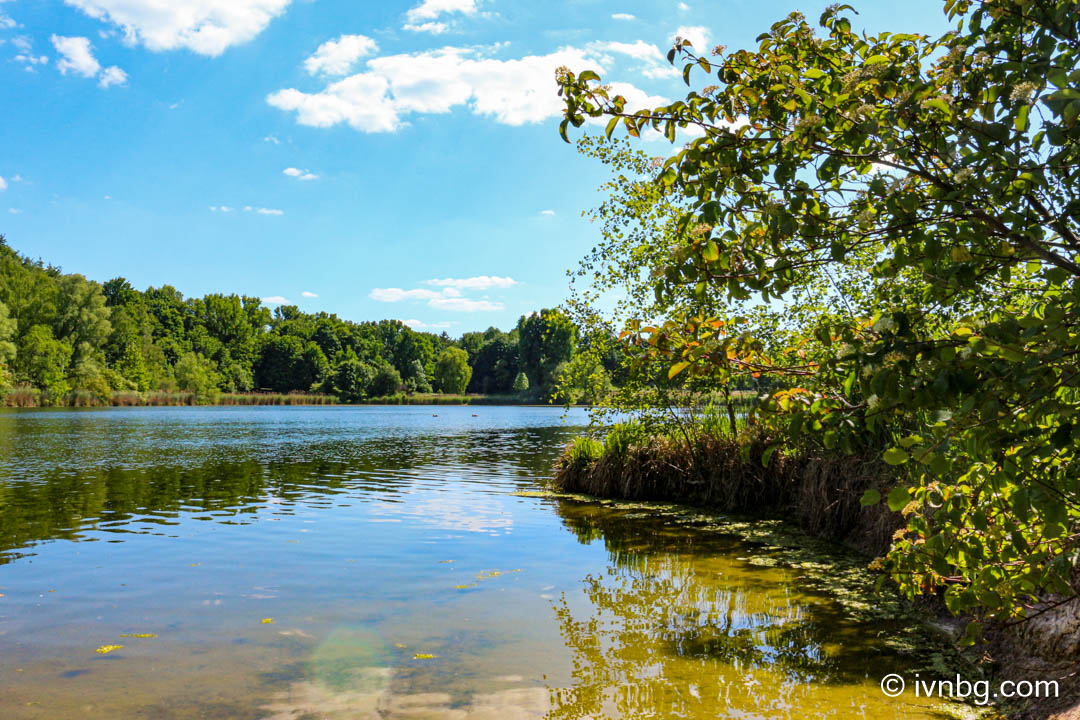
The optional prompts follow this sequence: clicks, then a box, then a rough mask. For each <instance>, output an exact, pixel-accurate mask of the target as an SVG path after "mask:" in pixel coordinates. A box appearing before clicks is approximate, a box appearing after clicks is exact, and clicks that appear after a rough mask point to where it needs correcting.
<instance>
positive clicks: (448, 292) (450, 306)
mask: <svg viewBox="0 0 1080 720" xmlns="http://www.w3.org/2000/svg"><path fill="white" fill-rule="evenodd" d="M485 277H486V276H485ZM494 279H495V280H498V281H499V282H500V283H505V282H506V281H509V282H510V284H514V281H513V280H512V279H511V278H494ZM475 280H478V278H468V279H466V280H455V279H453V278H448V279H447V280H444V281H439V280H435V281H432V280H429V281H428V282H427V284H433V283H446V282H450V283H468V282H469V281H475ZM481 286H483V287H491V285H483V284H481V285H462V287H467V288H468V289H470V290H471V289H476V288H477V287H481ZM499 287H509V285H499ZM368 297H370V298H371V299H372V300H377V301H379V302H388V303H392V302H402V301H405V300H421V301H425V302H427V305H428V307H431V308H435V309H436V310H449V311H453V312H483V311H488V310H502V309H503V305H502V303H499V302H491V301H489V300H472V299H470V298H466V297H462V296H461V291H460V290H459V289H458V288H457V287H455V286H453V285H448V286H444V287H443V288H442V290H428V289H426V288H413V289H411V290H404V289H402V288H375V289H374V290H372V291H371V292H370V293H369V294H368Z"/></svg>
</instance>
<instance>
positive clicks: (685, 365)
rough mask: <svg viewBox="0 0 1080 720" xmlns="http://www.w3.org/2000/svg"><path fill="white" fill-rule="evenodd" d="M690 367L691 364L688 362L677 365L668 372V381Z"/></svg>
mask: <svg viewBox="0 0 1080 720" xmlns="http://www.w3.org/2000/svg"><path fill="white" fill-rule="evenodd" d="M688 367H690V363H688V362H681V363H675V364H674V365H672V366H671V368H670V369H669V370H668V373H667V376H668V380H670V379H671V378H673V377H675V376H676V375H678V374H679V373H681V372H682V371H683V370H685V369H686V368H688Z"/></svg>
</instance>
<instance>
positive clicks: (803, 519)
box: [552, 408, 902, 553]
mask: <svg viewBox="0 0 1080 720" xmlns="http://www.w3.org/2000/svg"><path fill="white" fill-rule="evenodd" d="M771 444H772V441H771V439H770V438H768V437H766V436H764V435H763V434H762V433H761V432H760V431H759V430H758V429H757V428H755V427H753V426H748V425H747V424H746V421H745V419H744V420H743V421H742V427H741V428H740V429H739V432H738V433H737V434H732V432H731V429H730V421H729V418H728V416H727V413H726V410H719V411H718V410H716V409H715V408H714V409H713V411H710V412H704V413H700V414H698V415H697V417H696V419H695V421H694V422H693V423H692V424H690V425H689V426H685V425H684V426H681V427H669V428H665V429H649V428H646V427H645V426H643V425H642V424H640V423H638V422H629V423H620V424H617V425H615V426H613V427H612V428H611V429H609V430H608V432H607V434H606V435H605V436H604V438H603V439H602V440H600V439H596V438H593V437H589V436H582V437H578V438H576V439H575V440H574V441H573V442H571V443H570V444H569V445H567V446H566V448H565V449H564V451H563V453H562V455H561V456H560V458H559V459H558V461H557V462H556V467H555V476H554V479H553V481H552V484H553V486H554V487H555V489H557V490H560V491H563V492H576V493H584V494H588V495H595V496H598V497H608V498H620V499H626V500H660V501H668V502H681V503H687V504H691V505H702V506H708V507H713V508H716V509H719V510H723V511H727V512H738V513H751V514H755V513H760V514H768V515H781V516H784V517H786V518H788V519H790V520H793V521H795V522H797V523H798V524H799V525H801V526H802V527H804V528H805V529H806V530H808V531H809V532H811V533H813V534H815V535H819V536H822V537H829V538H831V539H837V540H845V541H847V542H849V543H850V544H852V545H854V546H856V547H858V548H860V549H862V550H865V551H867V552H874V553H877V552H879V551H882V550H883V549H886V548H888V545H889V539H890V536H891V535H892V533H893V532H894V531H895V530H896V528H898V527H899V526H900V525H901V524H902V520H901V519H900V516H899V515H898V514H897V513H891V512H889V511H888V509H886V508H884V507H883V506H881V505H878V506H874V507H871V508H863V507H862V506H861V504H860V502H859V500H860V498H861V497H862V495H863V493H864V492H865V491H866V490H869V489H871V488H873V489H877V490H879V491H881V492H883V493H884V492H887V490H888V489H890V487H891V484H892V482H893V480H892V476H891V475H890V473H889V471H888V469H887V466H885V465H884V464H882V463H881V462H880V461H879V460H878V459H877V458H876V457H872V458H865V457H859V456H839V455H822V454H820V453H815V452H812V451H810V450H798V449H796V450H792V451H789V452H784V451H776V452H770V453H769V455H768V463H767V464H766V463H763V460H764V459H765V458H766V450H767V449H768V448H769V447H770V445H771Z"/></svg>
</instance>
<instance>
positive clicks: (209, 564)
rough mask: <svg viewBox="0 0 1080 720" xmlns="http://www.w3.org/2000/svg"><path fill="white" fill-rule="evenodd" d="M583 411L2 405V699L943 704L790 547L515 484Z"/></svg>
mask: <svg viewBox="0 0 1080 720" xmlns="http://www.w3.org/2000/svg"><path fill="white" fill-rule="evenodd" d="M474 414H475V416H474ZM586 420H587V418H586V416H585V415H584V413H583V412H582V411H580V410H575V411H572V412H571V413H569V415H567V416H566V417H565V418H564V416H563V413H562V411H561V410H560V409H552V408H520V407H517V408H512V407H481V408H467V407H460V408H459V407H438V408H426V407H386V408H383V407H350V408H297V407H285V408H270V407H267V408H262V407H256V408H131V409H111V410H87V411H48V410H38V411H8V412H2V413H0V593H2V597H0V716H3V717H4V718H8V719H11V720H14V719H17V718H161V719H171V718H267V719H269V718H272V719H274V720H301V719H303V720H309V719H312V718H333V719H335V720H336V719H339V718H341V719H344V718H430V719H432V720H449V719H452V718H453V719H457V718H471V719H475V720H486V719H490V720H503V719H507V720H513V719H515V718H551V719H553V720H554V719H559V720H584V719H585V718H770V719H771V718H793V719H794V718H819V717H821V718H823V717H830V718H862V717H866V718H874V719H875V720H885V719H888V718H931V717H941V716H942V715H940V714H939V710H938V709H936V708H935V707H933V706H931V705H930V704H928V703H927V701H925V700H922V699H918V698H915V697H913V696H910V695H904V696H901V697H900V698H897V699H889V698H887V697H885V696H884V695H883V694H882V693H881V691H880V690H879V687H878V683H879V680H880V679H881V677H882V675H884V674H885V673H886V672H900V673H905V672H909V671H911V670H912V669H913V668H916V667H921V666H922V665H924V664H925V662H926V658H925V657H923V656H921V654H920V653H917V652H911V651H909V652H904V651H903V650H901V649H897V646H896V645H895V643H891V642H890V638H891V637H892V636H893V635H895V634H896V633H898V632H899V628H898V627H894V626H893V625H889V624H887V623H886V624H883V623H882V622H881V621H880V620H868V619H867V618H866V617H864V616H860V615H859V614H858V613H854V614H853V613H852V611H851V605H850V603H848V604H845V603H843V602H841V601H840V600H841V599H840V598H839V597H837V596H835V595H833V594H830V592H829V591H828V590H826V589H822V585H821V583H820V582H818V583H815V582H813V581H812V578H811V577H810V576H809V575H808V573H807V572H804V571H802V570H800V569H799V567H798V566H797V564H795V565H793V564H792V563H790V562H786V559H788V556H789V555H791V553H792V552H794V551H793V550H792V549H785V548H783V547H765V546H763V545H762V544H761V543H755V542H750V541H748V540H747V539H745V538H744V537H740V536H739V535H737V534H733V533H728V532H723V531H718V530H717V528H716V527H712V528H709V527H702V525H703V524H704V525H708V524H709V523H708V522H705V521H702V520H700V519H691V520H690V521H688V520H687V516H685V515H680V514H679V513H678V512H674V511H673V512H666V513H656V512H652V511H651V510H650V509H648V508H645V509H642V508H641V507H633V506H620V505H618V504H602V503H593V502H585V501H582V500H577V499H567V498H551V497H536V496H529V495H522V494H520V493H529V492H534V491H536V490H538V489H539V488H540V486H541V484H542V482H543V480H544V479H545V478H546V477H547V476H548V475H549V474H550V468H551V465H552V461H553V460H554V458H555V456H556V455H557V453H558V451H559V449H560V448H561V447H562V445H563V444H565V442H567V440H568V439H569V438H570V437H571V436H572V435H573V434H574V432H575V428H576V427H578V426H581V425H584V424H585V423H586ZM515 492H517V493H519V494H517V495H515V494H513V493H515ZM763 558H764V559H766V560H769V562H762V559H763ZM825 572H826V574H827V573H828V572H829V569H828V568H826V570H825ZM138 635H144V637H136V636H138ZM150 635H152V636H150ZM111 645H116V646H122V647H120V648H119V649H115V650H112V651H110V652H107V653H100V652H97V650H98V649H99V648H105V647H107V646H111Z"/></svg>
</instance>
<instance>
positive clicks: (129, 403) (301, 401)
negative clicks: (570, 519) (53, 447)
mask: <svg viewBox="0 0 1080 720" xmlns="http://www.w3.org/2000/svg"><path fill="white" fill-rule="evenodd" d="M529 404H536V403H535V401H530V400H528V399H523V398H521V397H519V396H516V395H442V394H438V393H422V394H421V393H417V394H413V395H407V394H405V393H399V394H396V395H387V396H384V397H376V398H366V399H364V400H361V401H359V402H355V403H345V402H341V401H340V400H339V399H338V398H337V397H335V396H333V395H326V394H320V393H216V394H213V395H202V396H200V395H198V394H196V393H190V392H166V391H148V392H135V391H122V392H114V393H112V394H111V395H109V396H108V397H102V396H101V395H97V394H93V393H89V392H82V391H76V392H72V393H69V394H68V395H66V396H65V397H63V398H61V400H60V401H59V402H56V403H48V402H46V403H43V402H42V396H41V393H40V391H38V390H36V389H32V388H25V387H22V388H15V389H12V390H9V391H7V392H6V393H4V394H3V395H0V407H9V408H36V407H65V408H74V407H186V406H196V405H201V406H227V407H228V406H237V407H239V406H268V405H275V406H288V405H293V406H314V405H346V406H347V405H529Z"/></svg>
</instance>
